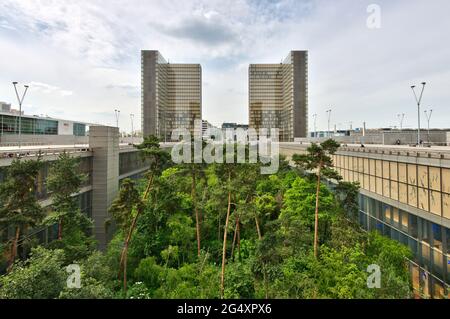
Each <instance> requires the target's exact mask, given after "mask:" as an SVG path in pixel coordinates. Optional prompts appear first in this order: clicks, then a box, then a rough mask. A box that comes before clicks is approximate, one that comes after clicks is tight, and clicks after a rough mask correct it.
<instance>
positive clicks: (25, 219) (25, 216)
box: [0, 158, 44, 228]
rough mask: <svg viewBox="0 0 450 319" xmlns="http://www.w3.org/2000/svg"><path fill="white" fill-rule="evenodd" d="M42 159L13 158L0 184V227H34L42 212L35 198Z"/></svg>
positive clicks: (41, 216)
mask: <svg viewBox="0 0 450 319" xmlns="http://www.w3.org/2000/svg"><path fill="white" fill-rule="evenodd" d="M41 167H42V161H41V160H40V159H39V158H38V159H37V160H20V159H15V160H13V162H12V163H11V166H9V167H8V170H7V176H6V179H5V180H4V181H3V182H2V183H1V184H0V227H2V228H3V227H11V226H12V227H20V228H24V227H34V226H36V225H38V224H39V223H40V222H41V221H42V219H43V217H44V212H43V210H42V208H41V206H40V205H39V203H38V201H37V199H36V195H35V192H36V178H37V176H38V173H39V170H40V169H41Z"/></svg>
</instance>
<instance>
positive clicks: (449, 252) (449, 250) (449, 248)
mask: <svg viewBox="0 0 450 319" xmlns="http://www.w3.org/2000/svg"><path fill="white" fill-rule="evenodd" d="M446 233H447V234H446V237H447V255H450V229H449V228H446ZM449 275H450V274H449ZM449 277H450V276H449Z"/></svg>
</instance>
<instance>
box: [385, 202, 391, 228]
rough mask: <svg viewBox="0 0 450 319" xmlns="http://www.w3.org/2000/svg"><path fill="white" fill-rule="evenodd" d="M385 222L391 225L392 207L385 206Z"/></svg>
mask: <svg viewBox="0 0 450 319" xmlns="http://www.w3.org/2000/svg"><path fill="white" fill-rule="evenodd" d="M383 212H384V221H385V222H386V223H388V224H390V223H391V206H389V205H387V204H383Z"/></svg>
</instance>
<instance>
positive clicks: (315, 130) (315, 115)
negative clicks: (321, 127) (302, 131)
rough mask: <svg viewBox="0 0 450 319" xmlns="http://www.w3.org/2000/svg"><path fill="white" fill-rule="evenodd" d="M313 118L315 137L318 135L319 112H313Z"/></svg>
mask: <svg viewBox="0 0 450 319" xmlns="http://www.w3.org/2000/svg"><path fill="white" fill-rule="evenodd" d="M313 118H314V137H317V127H316V119H317V114H316V113H314V114H313Z"/></svg>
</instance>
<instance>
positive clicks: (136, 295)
mask: <svg viewBox="0 0 450 319" xmlns="http://www.w3.org/2000/svg"><path fill="white" fill-rule="evenodd" d="M127 298H128V299H150V298H151V294H150V291H149V290H148V288H147V287H146V286H145V285H144V283H143V282H140V281H138V282H136V283H134V284H133V285H131V287H130V288H129V289H128V291H127Z"/></svg>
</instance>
